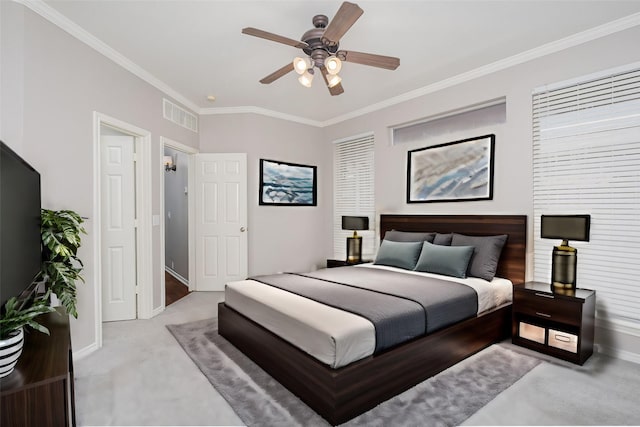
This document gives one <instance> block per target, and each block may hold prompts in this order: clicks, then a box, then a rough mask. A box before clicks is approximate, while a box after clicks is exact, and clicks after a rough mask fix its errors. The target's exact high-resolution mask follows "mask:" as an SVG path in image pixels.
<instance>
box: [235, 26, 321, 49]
mask: <svg viewBox="0 0 640 427" xmlns="http://www.w3.org/2000/svg"><path fill="white" fill-rule="evenodd" d="M242 34H247V35H249V36H254V37H260V38H261V39H267V40H271V41H273V42H278V43H282V44H286V45H288V46H293V47H297V48H299V49H304V48H305V47H309V45H308V44H306V43H305V42H302V41H300V40H294V39H290V38H288V37H284V36H279V35H277V34H273V33H270V32H268V31H263V30H259V29H257V28H253V27H247V28H243V29H242Z"/></svg>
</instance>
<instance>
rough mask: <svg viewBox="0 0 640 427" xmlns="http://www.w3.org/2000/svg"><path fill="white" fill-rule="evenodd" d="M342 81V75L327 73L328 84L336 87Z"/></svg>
mask: <svg viewBox="0 0 640 427" xmlns="http://www.w3.org/2000/svg"><path fill="white" fill-rule="evenodd" d="M341 81H342V77H340V76H339V75H337V74H333V75H331V74H327V86H329V87H334V86H335V85H337V84H338V83H340V82H341Z"/></svg>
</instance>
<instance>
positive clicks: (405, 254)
mask: <svg viewBox="0 0 640 427" xmlns="http://www.w3.org/2000/svg"><path fill="white" fill-rule="evenodd" d="M421 249H422V242H392V241H391V240H383V241H382V244H381V245H380V248H379V249H378V255H376V260H375V261H374V264H379V265H388V266H391V267H398V268H404V269H406V270H413V267H415V266H416V261H418V257H419V256H420V250H421Z"/></svg>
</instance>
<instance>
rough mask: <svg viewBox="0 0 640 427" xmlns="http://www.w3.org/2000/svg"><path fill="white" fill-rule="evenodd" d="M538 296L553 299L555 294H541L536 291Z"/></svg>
mask: <svg viewBox="0 0 640 427" xmlns="http://www.w3.org/2000/svg"><path fill="white" fill-rule="evenodd" d="M536 296H537V297H545V298H551V299H553V298H554V296H553V295H549V294H540V293H538V292H536Z"/></svg>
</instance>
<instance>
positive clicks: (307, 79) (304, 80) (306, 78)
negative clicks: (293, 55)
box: [298, 70, 313, 87]
mask: <svg viewBox="0 0 640 427" xmlns="http://www.w3.org/2000/svg"><path fill="white" fill-rule="evenodd" d="M298 81H299V82H300V84H301V85H302V86H305V87H311V82H312V81H313V74H311V73H310V72H309V70H307V71H305V72H304V74H303V75H301V76H300V77H298Z"/></svg>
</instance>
